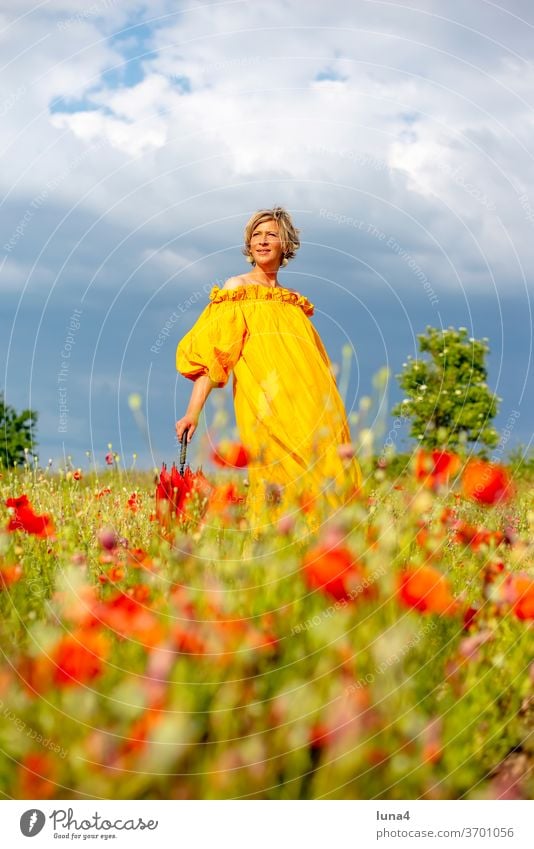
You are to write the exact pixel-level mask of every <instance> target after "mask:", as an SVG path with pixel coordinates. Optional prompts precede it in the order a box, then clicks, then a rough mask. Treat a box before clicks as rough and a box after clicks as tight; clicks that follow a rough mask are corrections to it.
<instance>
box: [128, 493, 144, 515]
mask: <svg viewBox="0 0 534 849" xmlns="http://www.w3.org/2000/svg"><path fill="white" fill-rule="evenodd" d="M126 507H127V509H128V510H131V512H132V513H137V511H138V510H139V508H140V507H141V496H140V495H139V493H138V492H132V494H131V495H130V497H129V499H128V501H127V504H126Z"/></svg>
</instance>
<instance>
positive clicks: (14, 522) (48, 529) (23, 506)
mask: <svg viewBox="0 0 534 849" xmlns="http://www.w3.org/2000/svg"><path fill="white" fill-rule="evenodd" d="M6 507H8V508H9V509H10V510H11V511H13V515H12V516H11V519H10V520H9V524H8V526H7V530H8V531H9V532H13V531H25V532H26V533H27V534H34V536H37V537H51V536H53V535H54V532H55V528H54V523H53V521H52V519H51V518H50V516H48V515H46V514H43V515H41V516H38V515H36V513H34V512H33V507H32V505H31V504H30V502H29V501H28V497H27V496H26V495H20V496H19V497H18V498H8V499H7V501H6Z"/></svg>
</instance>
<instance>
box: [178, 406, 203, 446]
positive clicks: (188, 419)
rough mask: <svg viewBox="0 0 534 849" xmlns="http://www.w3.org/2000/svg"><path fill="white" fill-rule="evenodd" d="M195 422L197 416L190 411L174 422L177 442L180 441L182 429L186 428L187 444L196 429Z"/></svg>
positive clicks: (196, 422)
mask: <svg viewBox="0 0 534 849" xmlns="http://www.w3.org/2000/svg"><path fill="white" fill-rule="evenodd" d="M197 424H198V416H195V415H193V414H192V413H186V414H185V416H182V418H181V419H179V420H178V421H177V422H176V436H177V437H178V440H179V442H181V441H182V436H183V433H184V430H185V429H186V428H187V429H188V433H187V443H188V444H189V443H190V442H191V438H192V436H193V434H194V432H195V430H196V429H197Z"/></svg>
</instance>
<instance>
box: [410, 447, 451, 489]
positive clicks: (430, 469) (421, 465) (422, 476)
mask: <svg viewBox="0 0 534 849" xmlns="http://www.w3.org/2000/svg"><path fill="white" fill-rule="evenodd" d="M459 469H460V458H459V457H458V456H457V455H456V454H451V453H450V452H449V451H424V450H422V449H421V450H419V451H418V452H417V454H416V456H415V477H416V479H417V480H418V481H419V482H420V483H422V484H423V486H426V487H428V488H429V489H437V488H438V487H440V486H445V485H446V484H448V482H449V479H450V478H451V477H453V476H454V475H455V474H456V472H458V471H459Z"/></svg>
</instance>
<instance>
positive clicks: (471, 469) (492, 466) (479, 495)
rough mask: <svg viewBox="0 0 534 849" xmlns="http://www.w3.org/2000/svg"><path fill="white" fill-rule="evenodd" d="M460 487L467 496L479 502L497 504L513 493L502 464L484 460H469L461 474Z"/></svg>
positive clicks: (506, 499)
mask: <svg viewBox="0 0 534 849" xmlns="http://www.w3.org/2000/svg"><path fill="white" fill-rule="evenodd" d="M462 489H463V493H464V495H465V496H466V497H467V498H470V499H472V500H473V501H478V503H479V504H497V503H498V502H500V501H508V499H509V498H511V496H512V495H513V487H512V483H511V481H510V479H509V477H508V473H507V471H506V469H505V468H504V466H501V465H499V464H498V463H488V462H486V461H485V460H469V462H468V463H467V465H466V467H465V469H464V472H463V475H462Z"/></svg>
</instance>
